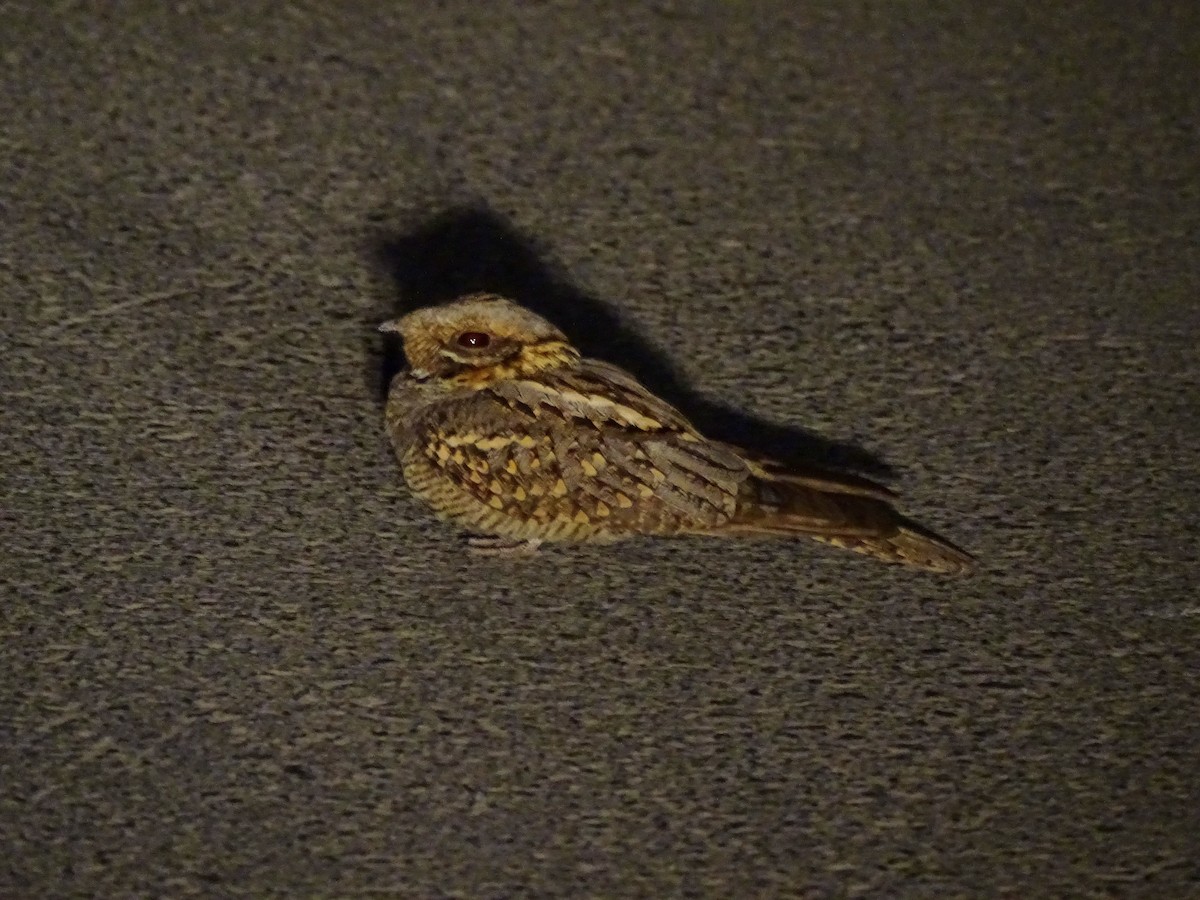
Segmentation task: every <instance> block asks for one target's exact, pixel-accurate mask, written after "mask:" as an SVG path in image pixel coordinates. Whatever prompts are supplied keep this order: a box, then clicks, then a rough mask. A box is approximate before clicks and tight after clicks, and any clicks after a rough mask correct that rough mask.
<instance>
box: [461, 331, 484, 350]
mask: <svg viewBox="0 0 1200 900" xmlns="http://www.w3.org/2000/svg"><path fill="white" fill-rule="evenodd" d="M491 342H492V336H491V335H490V334H486V333H484V332H482V331H464V332H463V333H462V334H460V335H459V336H458V346H460V347H469V348H471V349H472V350H482V349H483V348H484V347H486V346H487V345H488V344H490V343H491Z"/></svg>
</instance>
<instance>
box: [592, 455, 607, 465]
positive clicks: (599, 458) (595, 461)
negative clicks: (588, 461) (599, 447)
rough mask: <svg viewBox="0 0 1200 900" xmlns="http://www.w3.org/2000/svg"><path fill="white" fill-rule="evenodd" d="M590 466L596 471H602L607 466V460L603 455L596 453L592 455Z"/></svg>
mask: <svg viewBox="0 0 1200 900" xmlns="http://www.w3.org/2000/svg"><path fill="white" fill-rule="evenodd" d="M592 465H593V466H595V467H596V468H597V469H603V468H604V467H605V466H607V465H608V460H607V459H605V458H604V455H603V454H601V453H599V452H596V453H593V454H592Z"/></svg>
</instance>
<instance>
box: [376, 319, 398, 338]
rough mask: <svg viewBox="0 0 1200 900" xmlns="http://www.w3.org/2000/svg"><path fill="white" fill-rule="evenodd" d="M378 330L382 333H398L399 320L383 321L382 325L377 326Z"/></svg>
mask: <svg viewBox="0 0 1200 900" xmlns="http://www.w3.org/2000/svg"><path fill="white" fill-rule="evenodd" d="M379 330H380V331H382V332H383V333H384V334H399V333H400V320H399V319H392V320H391V321H390V322H384V323H383V324H382V325H380V326H379Z"/></svg>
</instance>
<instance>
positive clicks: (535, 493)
mask: <svg viewBox="0 0 1200 900" xmlns="http://www.w3.org/2000/svg"><path fill="white" fill-rule="evenodd" d="M545 493H546V488H545V487H544V486H543V485H542V483H541V482H540V481H535V482H533V483H531V484H530V485H529V495H530V496H531V497H541V496H543V495H544V494H545Z"/></svg>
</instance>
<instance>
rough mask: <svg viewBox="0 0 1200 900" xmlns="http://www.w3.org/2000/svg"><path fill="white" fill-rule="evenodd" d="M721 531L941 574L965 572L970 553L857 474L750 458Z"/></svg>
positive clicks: (877, 486)
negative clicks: (808, 542) (804, 543)
mask: <svg viewBox="0 0 1200 900" xmlns="http://www.w3.org/2000/svg"><path fill="white" fill-rule="evenodd" d="M750 463H751V470H752V471H753V472H754V474H753V475H752V476H751V477H750V478H749V479H747V481H746V482H745V484H744V486H743V489H742V493H741V496H740V497H739V500H738V506H737V511H736V513H735V514H734V516H733V518H732V519H731V520H730V521H729V522H728V523H726V524H725V525H724V526H722V528H721V532H722V533H724V534H736V535H746V536H750V535H764V536H765V535H774V536H780V537H784V536H803V537H809V538H812V539H813V540H817V541H821V542H822V543H826V544H831V545H833V546H835V547H841V548H844V549H846V550H852V551H854V552H856V553H862V554H865V555H867V556H871V557H873V558H875V559H878V560H880V561H882V562H888V563H895V564H899V565H905V566H912V567H915V568H920V569H926V570H928V571H931V572H939V573H943V574H963V573H966V572H968V571H970V570H971V568H972V565H973V563H974V560H973V559H972V557H971V556H970V554H968V553H966V552H965V551H963V550H961V549H959V548H958V547H956V546H954V545H953V544H952V543H950V542H949V541H947V540H945V539H944V538H942V537H939V536H938V535H936V534H934V533H933V532H932V531H929V530H928V529H926V528H923V527H922V526H920V525H918V524H917V523H916V522H913V521H911V520H909V519H906V518H905V517H904V516H902V515H900V513H898V512H897V511H896V509H895V508H894V507H893V506H892V505H891V503H889V502H888V500H889V498H891V497H893V496H894V495H893V494H892V493H891V492H890V491H888V490H887V489H886V488H884V487H882V486H880V485H876V484H874V483H873V482H870V481H867V480H866V479H863V478H856V477H853V476H843V475H839V474H833V473H829V472H815V471H814V472H797V471H794V470H789V469H785V468H784V467H783V466H780V465H778V464H773V465H768V464H764V461H760V460H753V461H750Z"/></svg>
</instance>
